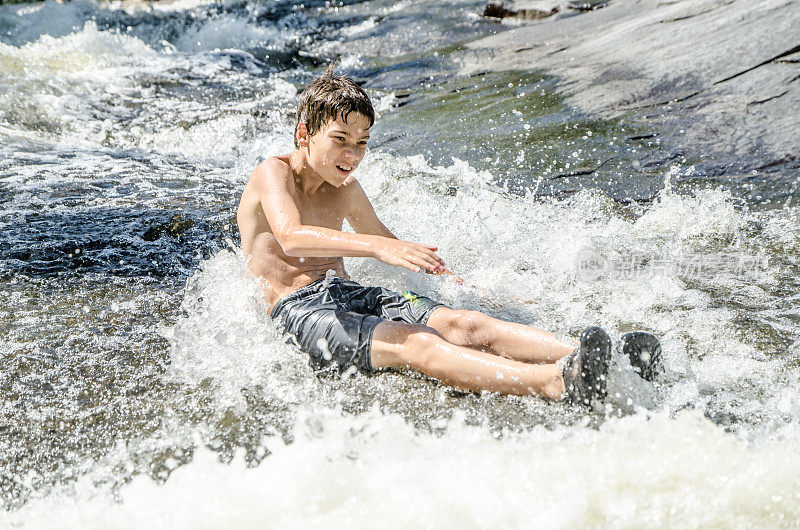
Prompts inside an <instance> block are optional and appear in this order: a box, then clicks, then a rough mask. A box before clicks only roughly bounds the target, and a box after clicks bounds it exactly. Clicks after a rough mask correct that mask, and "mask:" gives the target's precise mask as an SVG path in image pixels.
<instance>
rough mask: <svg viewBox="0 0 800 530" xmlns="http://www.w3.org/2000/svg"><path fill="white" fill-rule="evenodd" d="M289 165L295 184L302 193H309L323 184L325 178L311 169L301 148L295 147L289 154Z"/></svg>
mask: <svg viewBox="0 0 800 530" xmlns="http://www.w3.org/2000/svg"><path fill="white" fill-rule="evenodd" d="M289 166H290V167H291V168H292V172H293V173H294V176H295V179H296V181H297V184H298V186H299V187H300V189H301V190H302V191H303V193H305V194H307V195H311V194H313V193H314V192H315V191H317V190H318V189H319V188H320V187H321V186H322V185H323V184H325V179H323V178H322V177H320V176H319V175H318V174H317V173H316V172H315V171H314V170H313V169H311V166H310V165H309V164H308V159H307V158H306V154H305V152H303V150H302V149H300V148H298V149H295V151H294V152H293V153H292V154H291V155H289Z"/></svg>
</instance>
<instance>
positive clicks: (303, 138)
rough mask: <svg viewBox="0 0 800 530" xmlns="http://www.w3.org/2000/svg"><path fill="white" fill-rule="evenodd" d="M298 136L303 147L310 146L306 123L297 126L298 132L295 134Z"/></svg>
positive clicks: (298, 140) (298, 141)
mask: <svg viewBox="0 0 800 530" xmlns="http://www.w3.org/2000/svg"><path fill="white" fill-rule="evenodd" d="M295 134H296V135H297V143H298V144H299V145H300V146H302V147H307V146H308V129H307V128H306V124H305V123H299V124H297V131H296V132H295Z"/></svg>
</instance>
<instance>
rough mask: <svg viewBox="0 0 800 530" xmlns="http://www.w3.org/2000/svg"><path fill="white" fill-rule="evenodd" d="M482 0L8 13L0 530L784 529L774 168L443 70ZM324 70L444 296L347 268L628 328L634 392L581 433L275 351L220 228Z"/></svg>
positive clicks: (792, 430)
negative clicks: (633, 341)
mask: <svg viewBox="0 0 800 530" xmlns="http://www.w3.org/2000/svg"><path fill="white" fill-rule="evenodd" d="M483 4H484V2H482V1H467V0H450V1H445V2H440V1H432V0H418V1H411V0H402V1H399V2H398V1H389V0H371V1H367V2H360V3H352V2H331V1H329V2H324V3H323V2H321V1H315V0H314V1H309V2H306V3H304V4H295V3H293V2H281V1H276V2H268V1H262V2H255V3H252V2H251V3H245V2H243V1H229V2H203V1H198V0H179V1H178V2H176V3H172V4H166V5H162V6H157V7H155V8H152V9H134V8H132V7H126V8H124V9H123V7H122V6H120V5H116V4H97V3H94V2H84V1H73V2H71V3H69V4H56V3H50V2H47V3H44V4H36V5H28V6H22V7H19V6H17V7H14V8H10V7H0V74H1V75H0V139H1V141H0V197H2V201H1V202H0V211H2V216H1V217H0V249H2V250H0V297H1V298H2V304H0V359H2V364H0V396H2V401H1V402H0V470H2V473H0V498H2V502H3V505H4V508H5V510H4V511H3V512H2V514H0V527H13V528H17V527H29V528H44V527H59V528H64V527H67V528H85V527H92V528H141V527H177V528H220V527H224V528H254V527H256V528H262V527H275V528H285V527H326V528H327V527H331V526H333V527H344V526H348V527H350V526H355V527H373V526H379V527H397V528H400V527H403V528H405V527H452V526H460V527H490V528H498V527H512V528H513V527H532V526H533V527H535V526H544V527H548V528H560V527H563V528H574V527H583V526H604V527H620V528H623V527H624V528H634V527H635V528H640V527H664V526H669V527H697V526H703V527H705V526H714V527H731V526H742V527H776V526H778V527H796V526H797V525H798V524H800V478H798V477H800V445H799V442H800V422H798V420H797V417H798V415H799V414H800V386H799V385H798V378H799V377H800V312H798V310H797V306H796V304H798V303H800V283H798V280H797V277H798V273H800V225H798V208H797V207H796V206H794V203H793V201H794V200H795V199H796V196H797V195H798V190H797V189H796V185H794V187H793V184H792V183H793V182H797V177H798V175H796V174H780V173H779V174H774V173H773V174H772V175H770V176H763V175H759V174H751V175H705V174H703V171H702V167H703V164H704V163H705V162H708V161H705V160H703V159H702V157H701V156H699V155H698V154H693V155H692V154H684V153H680V152H676V151H674V150H671V149H670V148H669V146H667V145H664V144H661V143H659V142H658V138H654V137H650V135H649V134H648V133H649V132H650V131H647V130H643V129H641V128H640V126H639V125H637V123H638V121H637V120H636V119H635V117H634V116H629V117H622V118H617V119H613V120H611V119H601V118H597V117H592V116H586V115H582V114H580V113H578V112H576V111H575V110H574V109H571V108H569V107H568V106H567V105H566V104H565V103H564V101H563V98H562V97H561V96H560V95H559V86H560V85H559V80H558V79H553V78H551V77H548V76H547V75H545V74H544V73H537V72H535V71H530V72H508V73H493V74H488V73H487V74H480V73H479V74H475V75H472V76H463V75H459V71H460V70H461V67H462V66H463V65H464V64H466V63H467V62H469V61H474V60H476V58H475V57H474V56H473V55H471V53H472V52H469V51H467V50H466V49H465V48H464V47H463V46H461V44H463V43H464V42H467V41H469V40H473V39H476V38H478V37H480V36H482V35H486V34H489V33H491V32H494V31H497V30H498V29H501V26H499V25H498V24H497V23H494V22H491V21H488V20H485V19H482V18H481V17H480V16H479V13H480V11H481V9H482V6H483ZM337 55H340V56H341V57H342V60H341V63H340V71H342V72H344V73H346V74H347V75H350V76H352V77H354V78H355V79H357V80H359V81H363V82H364V87H365V88H366V89H367V90H368V91H369V93H370V95H371V97H372V98H373V101H374V103H375V106H376V109H377V111H378V114H379V117H378V119H377V122H376V125H375V127H374V134H373V140H371V142H372V144H371V149H370V151H369V152H368V155H367V157H366V159H365V160H364V162H363V163H362V165H361V166H360V167H359V169H358V170H357V177H358V178H359V180H360V181H361V183H362V184H363V186H364V187H365V189H366V191H367V193H368V194H369V195H370V197H371V198H372V199H373V201H374V204H375V206H376V210H377V211H378V213H379V215H380V216H381V217H382V219H383V221H384V222H385V223H386V224H387V225H388V226H390V227H391V228H392V229H393V230H394V231H395V233H397V234H398V235H399V236H400V237H402V238H405V239H411V240H417V241H422V242H428V243H431V244H436V245H438V246H439V248H440V249H441V255H442V257H443V258H444V259H445V261H447V262H448V264H449V265H450V266H451V268H452V269H453V270H455V271H456V272H457V273H459V274H460V275H462V276H464V277H465V278H466V279H467V280H468V281H467V282H466V283H465V284H464V285H456V284H454V283H452V282H449V281H447V279H445V278H440V277H430V276H425V275H422V276H420V275H416V274H413V273H410V272H405V271H401V270H398V269H394V268H392V267H389V266H386V265H383V264H381V263H379V262H376V261H371V260H364V259H347V260H346V264H347V266H348V268H349V270H350V272H351V274H352V276H353V277H354V278H355V279H358V280H360V281H362V282H365V283H374V284H382V285H385V286H387V287H389V288H394V289H409V288H410V289H414V290H418V291H421V292H425V293H430V294H431V295H433V296H434V297H437V298H438V299H440V300H442V301H444V302H446V303H448V304H451V305H455V306H459V307H466V308H472V309H480V310H483V311H485V312H488V313H490V314H492V315H495V316H497V317H500V318H505V319H513V320H517V321H521V322H527V323H531V324H533V325H536V326H538V327H542V328H545V329H549V330H553V331H556V332H558V333H561V334H569V335H575V334H577V333H579V332H580V330H581V329H582V328H583V327H585V326H587V325H593V324H599V325H602V326H604V327H605V328H606V329H608V330H609V332H610V333H611V334H612V336H613V337H615V338H618V337H619V336H620V335H621V334H622V333H624V332H626V331H629V330H631V329H646V330H650V331H652V332H654V333H657V334H658V335H659V336H660V337H661V338H662V342H663V346H664V356H665V364H666V371H665V373H664V374H663V376H662V377H661V378H659V380H658V381H657V383H656V385H648V384H645V383H643V382H642V381H641V380H639V379H638V377H636V376H635V374H633V373H632V372H631V371H630V370H629V369H628V367H627V365H626V361H624V360H622V359H618V360H617V364H616V365H615V368H614V371H613V373H612V380H611V382H610V384H611V388H612V395H611V396H610V399H609V400H608V403H607V404H606V406H605V408H601V409H597V410H592V411H588V410H582V409H575V408H572V407H569V406H567V405H564V404H559V403H548V402H545V401H543V400H540V399H535V398H518V397H503V396H499V395H494V394H483V395H474V394H464V393H460V392H456V391H453V390H451V389H448V388H447V387H444V386H441V385H439V384H437V383H436V382H435V381H431V380H429V379H426V378H424V377H421V376H418V375H414V374H395V373H385V374H382V375H378V376H375V377H370V378H367V377H364V376H361V375H354V376H352V377H348V378H344V379H340V378H332V377H328V376H323V377H320V376H318V375H315V374H314V373H313V372H312V371H311V369H310V368H309V366H308V364H307V361H306V358H305V357H304V356H303V355H302V354H300V353H298V352H297V350H296V349H294V348H293V347H291V346H288V345H286V344H284V342H283V340H282V339H281V337H280V336H279V334H278V332H277V331H276V329H275V327H274V326H273V324H272V323H271V322H270V319H269V318H268V316H267V314H266V310H265V307H264V304H263V303H261V302H259V301H258V299H257V298H256V288H255V287H254V285H253V282H252V281H251V280H250V279H249V277H248V276H247V273H246V271H245V269H244V265H243V256H242V255H241V251H240V250H239V248H238V234H237V231H236V228H235V219H234V214H235V206H236V204H237V200H238V197H239V194H240V192H241V189H242V187H243V185H244V183H245V181H246V179H247V177H248V175H249V173H250V172H251V171H252V168H253V167H254V166H255V165H256V164H257V163H258V162H259V161H261V160H263V159H264V158H265V157H267V156H270V155H273V154H278V153H283V152H288V151H289V150H291V149H292V140H291V138H292V133H291V131H292V126H293V113H294V106H295V105H296V98H297V95H298V93H299V90H301V89H302V87H303V86H304V85H305V84H307V83H308V82H309V81H310V80H311V79H313V77H314V76H316V75H318V74H319V73H320V72H321V71H322V69H323V68H324V66H325V65H326V64H327V63H328V62H329V61H330V60H331V59H332V58H333V57H334V56H337ZM712 162H713V161H712ZM587 253H588V255H589V256H590V257H594V258H598V259H599V262H600V263H602V264H603V267H601V268H600V269H597V268H591V267H590V268H588V269H587V268H585V267H581V266H579V265H580V264H581V263H584V261H582V260H583V259H584V258H585V257H586V256H587Z"/></svg>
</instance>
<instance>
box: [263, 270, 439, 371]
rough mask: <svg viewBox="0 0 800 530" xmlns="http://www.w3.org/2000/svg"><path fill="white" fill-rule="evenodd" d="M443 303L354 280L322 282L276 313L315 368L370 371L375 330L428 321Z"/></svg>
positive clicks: (289, 298) (291, 296)
mask: <svg viewBox="0 0 800 530" xmlns="http://www.w3.org/2000/svg"><path fill="white" fill-rule="evenodd" d="M438 307H444V304H441V303H439V302H437V301H435V300H432V299H431V298H428V297H426V296H421V295H418V294H415V293H413V292H411V291H406V292H403V293H396V292H394V291H390V290H388V289H384V288H382V287H364V286H363V285H360V284H358V283H356V282H353V281H350V280H343V279H341V278H333V279H331V280H317V281H316V282H314V283H312V284H310V285H307V286H306V287H302V288H300V289H298V290H297V291H294V292H293V293H291V294H289V295H287V296H286V297H284V298H281V299H280V300H279V301H278V303H277V304H275V307H273V308H272V312H271V316H272V318H273V320H276V321H277V322H278V323H279V324H280V325H281V327H282V328H283V331H284V333H286V334H288V335H289V336H290V337H291V338H292V339H293V340H294V342H295V343H296V344H297V345H298V346H299V347H300V349H301V350H302V351H304V352H306V353H308V354H309V355H310V357H311V366H312V367H314V368H315V369H322V368H326V367H329V366H335V367H336V368H337V369H338V371H339V372H340V373H341V372H343V371H345V370H346V369H348V368H350V367H351V366H355V367H356V368H357V369H358V370H360V371H362V372H365V373H371V372H373V371H374V369H373V367H372V362H371V359H370V350H371V348H372V332H373V331H374V330H375V326H377V325H378V324H379V323H380V322H382V321H383V320H392V321H395V322H407V323H409V324H425V323H427V322H428V318H429V317H430V316H431V313H433V311H434V309H436V308H438Z"/></svg>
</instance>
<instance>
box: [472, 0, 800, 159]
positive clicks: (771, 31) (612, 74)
mask: <svg viewBox="0 0 800 530" xmlns="http://www.w3.org/2000/svg"><path fill="white" fill-rule="evenodd" d="M537 4H539V3H537ZM544 4H547V5H551V6H552V5H553V4H549V3H542V4H541V5H544ZM468 48H469V49H470V50H472V52H473V53H472V54H467V55H465V58H464V60H463V64H462V73H467V74H469V73H474V72H476V71H487V70H495V71H496V70H509V69H522V70H531V69H533V70H543V71H546V72H549V73H553V74H555V75H557V76H559V77H561V78H562V79H564V82H563V83H562V84H561V87H560V90H562V91H563V93H564V94H566V95H567V96H568V102H569V103H570V104H572V105H574V106H576V107H577V108H579V109H581V110H583V111H586V112H590V113H599V114H601V115H606V116H616V115H620V114H622V113H630V112H633V113H636V114H637V115H639V116H640V117H642V118H643V119H644V120H648V121H649V122H651V123H652V124H653V127H654V128H660V129H661V130H663V131H666V133H665V136H666V137H667V138H668V139H669V140H670V141H672V142H674V143H675V145H676V146H678V147H679V148H681V149H683V150H685V151H687V152H691V153H693V154H694V157H695V159H697V158H699V159H701V160H704V161H705V162H706V163H707V165H708V166H709V167H714V168H716V169H717V170H719V171H724V172H737V171H738V172H746V171H752V170H758V169H760V168H761V169H763V168H776V167H784V168H785V167H789V168H797V167H800V110H798V109H800V2H798V1H795V0H764V1H758V2H756V1H749V0H638V1H624V0H616V1H612V2H611V3H610V4H609V5H608V6H606V7H604V8H602V9H598V10H596V11H591V12H587V13H583V14H579V15H572V16H561V15H559V16H557V17H554V18H550V19H544V20H542V21H538V22H531V23H528V24H525V25H521V26H519V25H518V26H515V27H512V28H510V29H508V30H506V31H503V32H501V33H498V34H495V35H492V36H490V37H486V38H483V39H480V40H477V41H474V42H472V43H470V44H469V45H468Z"/></svg>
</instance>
